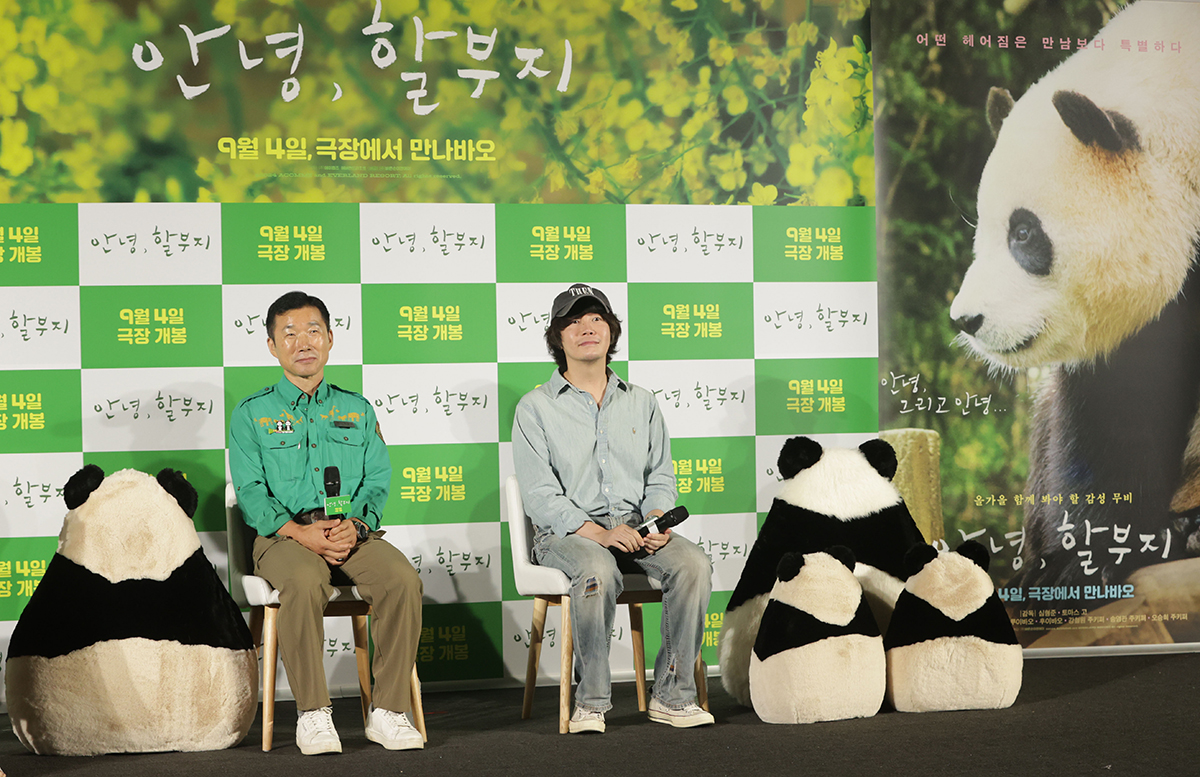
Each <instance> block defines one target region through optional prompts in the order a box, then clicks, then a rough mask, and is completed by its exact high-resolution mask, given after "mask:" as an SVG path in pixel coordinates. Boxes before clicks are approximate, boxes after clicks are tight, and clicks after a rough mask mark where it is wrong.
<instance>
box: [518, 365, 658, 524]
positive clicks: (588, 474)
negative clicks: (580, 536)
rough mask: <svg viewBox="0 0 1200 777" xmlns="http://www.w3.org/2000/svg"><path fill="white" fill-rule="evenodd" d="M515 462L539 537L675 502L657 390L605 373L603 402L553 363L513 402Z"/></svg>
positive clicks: (619, 519) (620, 517)
mask: <svg viewBox="0 0 1200 777" xmlns="http://www.w3.org/2000/svg"><path fill="white" fill-rule="evenodd" d="M512 443H513V463H514V465H515V466H516V470H517V480H518V481H519V482H520V484H521V499H522V500H523V501H524V503H525V512H526V513H528V514H529V517H530V519H531V520H532V521H533V524H534V526H535V527H537V534H538V536H539V537H541V536H544V535H545V534H546V533H548V532H554V533H555V534H556V535H558V536H560V537H565V536H567V535H568V534H570V533H571V532H573V531H575V530H576V529H578V528H579V527H580V526H582V525H583V524H584V522H585V521H594V522H596V523H598V524H600V525H602V526H604V527H605V528H612V527H613V526H615V525H617V523H618V522H621V520H622V519H623V518H624V517H627V516H628V515H629V514H630V513H634V512H636V513H640V514H642V515H645V514H646V513H648V512H649V511H651V510H654V509H658V510H663V511H666V510H670V509H671V508H672V507H674V506H675V498H676V492H675V471H674V468H673V467H672V465H671V438H670V436H669V435H668V434H667V425H666V424H665V423H664V422H663V417H662V413H661V412H660V411H659V409H658V402H657V401H655V399H654V395H653V394H651V393H650V392H649V391H647V390H646V389H644V388H641V387H639V386H634V385H633V384H631V383H627V382H625V381H623V380H621V379H620V378H618V377H617V376H616V374H615V373H613V372H612V371H609V373H608V387H607V388H606V389H605V390H604V400H603V401H602V402H601V404H600V406H599V407H597V406H596V401H595V400H594V399H592V395H591V394H589V393H588V392H586V391H584V390H582V389H579V388H576V387H575V386H573V385H571V383H569V382H568V381H567V379H566V378H564V377H563V376H562V375H561V374H560V373H559V372H558V370H557V369H556V370H555V371H554V374H553V375H552V376H551V377H550V379H549V380H548V381H546V382H545V383H543V384H542V385H540V386H538V387H537V388H535V389H534V390H533V391H530V392H529V393H528V394H526V395H525V396H524V397H522V398H521V401H520V403H518V404H517V414H516V418H514V419H513V432H512Z"/></svg>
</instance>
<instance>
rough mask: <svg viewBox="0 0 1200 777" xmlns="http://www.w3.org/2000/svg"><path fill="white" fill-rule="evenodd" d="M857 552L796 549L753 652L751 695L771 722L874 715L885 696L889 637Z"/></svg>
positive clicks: (783, 566) (783, 567) (786, 561)
mask: <svg viewBox="0 0 1200 777" xmlns="http://www.w3.org/2000/svg"><path fill="white" fill-rule="evenodd" d="M853 570H854V554H853V553H852V552H851V551H850V549H849V548H846V547H843V546H835V547H832V548H830V549H829V550H828V551H827V552H825V553H810V554H807V555H801V554H799V553H788V554H787V555H785V556H784V557H783V558H782V559H781V560H780V562H779V572H778V580H777V581H776V583H775V587H774V588H772V589H771V598H770V601H769V602H768V603H767V607H766V609H765V610H764V611H763V616H762V623H761V625H760V626H759V629H758V638H757V639H756V640H755V642H754V653H753V655H752V656H751V657H750V698H751V700H752V701H753V703H754V711H755V712H756V713H758V716H759V717H760V718H762V719H763V720H764V721H766V722H767V723H815V722H817V721H822V720H845V719H847V718H866V717H870V716H872V715H874V714H875V713H876V712H878V711H879V707H880V705H881V704H882V703H883V694H884V687H885V685H886V682H887V671H886V665H885V661H884V655H883V638H882V637H880V635H879V627H878V626H877V625H876V623H875V618H874V617H873V616H872V615H871V609H870V607H868V606H867V603H866V600H865V599H864V598H863V595H862V586H861V585H860V584H859V582H858V580H857V578H855V577H854V572H853Z"/></svg>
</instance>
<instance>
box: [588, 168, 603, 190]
mask: <svg viewBox="0 0 1200 777" xmlns="http://www.w3.org/2000/svg"><path fill="white" fill-rule="evenodd" d="M587 181H588V182H587V186H586V187H584V189H585V190H586V191H587V192H588V193H590V194H604V171H603V170H601V169H600V168H596V169H595V170H593V171H592V172H590V173H588V176H587Z"/></svg>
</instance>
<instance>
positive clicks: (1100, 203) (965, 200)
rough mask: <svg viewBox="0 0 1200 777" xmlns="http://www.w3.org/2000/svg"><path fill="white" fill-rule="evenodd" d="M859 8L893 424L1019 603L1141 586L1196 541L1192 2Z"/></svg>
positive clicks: (1198, 23)
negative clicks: (936, 457) (930, 467)
mask: <svg viewBox="0 0 1200 777" xmlns="http://www.w3.org/2000/svg"><path fill="white" fill-rule="evenodd" d="M873 10H875V11H876V14H875V16H874V17H873V20H874V22H875V24H874V29H875V31H876V32H877V33H878V35H879V37H877V39H876V43H877V47H876V52H875V53H876V55H877V56H878V57H880V61H881V63H882V67H881V68H880V69H879V70H878V71H877V72H879V73H880V74H881V75H880V86H879V89H880V91H881V97H880V98H879V99H878V100H877V105H878V104H882V105H883V106H884V108H883V110H882V111H881V112H880V113H879V114H878V115H877V116H876V122H877V125H876V132H877V136H876V148H877V150H878V151H877V153H878V156H879V168H880V173H879V184H880V186H881V188H882V189H884V190H886V191H889V192H891V196H889V197H888V198H887V200H886V202H883V203H882V204H881V206H880V208H881V213H880V216H881V218H880V221H881V223H882V224H883V226H882V228H881V229H882V235H883V243H882V245H881V252H880V254H881V255H880V268H879V274H880V288H881V295H880V297H881V298H880V306H881V317H882V321H881V329H880V331H881V343H880V362H881V364H880V373H881V375H883V376H885V377H884V379H883V380H882V381H881V386H882V390H881V392H880V416H881V427H882V428H893V427H900V426H922V427H927V428H933V429H935V430H937V431H938V432H939V433H940V434H941V437H942V451H943V456H944V458H943V484H944V486H945V491H944V494H943V499H944V503H945V508H946V509H945V512H946V534H947V537H951V536H957V537H960V538H967V537H977V538H979V540H980V541H981V542H984V543H985V544H986V545H987V546H988V548H989V551H990V552H991V553H992V554H993V555H994V559H993V564H992V569H993V579H994V580H995V581H996V582H997V584H998V585H1000V586H1002V589H1003V592H1004V594H1005V596H1011V597H1012V602H1014V603H1019V602H1022V601H1029V599H1028V597H1029V596H1030V595H1031V593H1030V592H1031V591H1032V592H1036V593H1037V594H1038V595H1039V596H1041V594H1042V592H1043V589H1045V590H1046V591H1050V592H1051V594H1052V595H1053V596H1055V597H1059V598H1056V599H1054V598H1052V599H1049V600H1047V599H1041V600H1040V607H1039V609H1049V608H1051V607H1054V608H1057V609H1061V610H1064V611H1072V610H1079V609H1080V608H1087V607H1096V606H1100V605H1103V604H1104V603H1106V602H1108V601H1112V600H1113V599H1116V598H1129V597H1131V596H1132V593H1131V590H1132V588H1131V587H1130V586H1125V585H1123V584H1124V583H1125V582H1126V581H1127V579H1128V578H1129V576H1130V575H1131V574H1132V573H1134V572H1136V571H1137V570H1139V569H1141V568H1143V567H1148V566H1152V565H1158V564H1162V563H1165V562H1172V561H1175V560H1178V559H1184V558H1188V557H1191V556H1195V555H1197V554H1200V534H1198V533H1197V518H1198V517H1200V419H1198V417H1197V410H1198V407H1200V358H1198V356H1197V355H1198V354H1200V280H1198V279H1197V271H1196V269H1195V266H1196V263H1197V246H1198V245H1200V64H1198V63H1197V62H1196V59H1197V50H1196V47H1195V44H1194V42H1195V41H1196V40H1198V39H1200V4H1196V3H1174V2H1161V1H1160V0H1139V1H1138V2H1134V3H1129V4H1124V3H1113V4H1102V3H1090V2H1075V0H1064V2H1062V3H1037V2H1028V1H1025V2H1009V3H1003V4H1001V3H981V2H966V0H951V1H950V2H945V3H942V2H939V3H937V5H936V12H931V13H932V15H922V14H923V13H924V12H923V11H920V10H919V9H916V7H915V6H914V5H913V4H906V3H903V2H899V1H898V0H884V2H881V3H879V4H877V6H876V7H875V8H874V9H873ZM1114 12H1115V13H1114ZM926 32H928V34H926ZM1001 41H1003V42H1001ZM901 73H904V74H906V75H905V77H904V78H901V77H900V74H901ZM880 199H881V200H884V197H883V196H882V195H881V198H880ZM1010 592H1011V593H1010ZM1014 606H1015V607H1020V605H1019V604H1015V605H1014ZM1054 622H1055V621H1054V620H1050V621H1047V623H1046V624H1044V625H1043V624H1039V623H1023V624H1021V626H1020V627H1019V631H1020V632H1022V634H1021V639H1022V642H1024V643H1025V644H1029V643H1031V642H1032V641H1034V640H1035V639H1037V638H1038V637H1039V636H1042V635H1044V634H1045V633H1046V632H1047V631H1048V630H1051V629H1052V628H1054V625H1053V623H1054Z"/></svg>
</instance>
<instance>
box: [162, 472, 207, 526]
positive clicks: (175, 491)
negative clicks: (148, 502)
mask: <svg viewBox="0 0 1200 777" xmlns="http://www.w3.org/2000/svg"><path fill="white" fill-rule="evenodd" d="M154 479H155V480H157V481H158V484H159V485H160V486H162V487H163V490H164V491H166V492H167V493H168V494H170V495H171V496H173V497H175V501H176V502H178V503H179V506H180V507H182V508H183V511H184V512H185V513H187V517H188V518H195V517H196V506H197V505H199V503H200V498H199V497H198V496H197V495H196V489H195V487H194V486H192V484H191V483H189V482H188V481H187V478H185V477H184V476H183V473H182V472H180V471H179V470H177V469H171V468H169V467H168V468H166V469H163V470H162V471H160V472H159V473H158V475H156V476H155V478H154Z"/></svg>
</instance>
